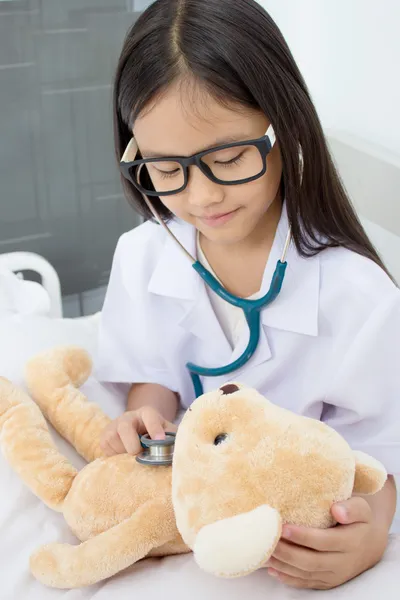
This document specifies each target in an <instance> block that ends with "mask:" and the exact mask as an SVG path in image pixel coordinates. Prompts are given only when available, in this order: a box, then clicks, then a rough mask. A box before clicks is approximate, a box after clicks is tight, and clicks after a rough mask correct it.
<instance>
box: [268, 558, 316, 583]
mask: <svg viewBox="0 0 400 600" xmlns="http://www.w3.org/2000/svg"><path fill="white" fill-rule="evenodd" d="M267 568H268V573H269V574H270V575H273V574H274V572H276V571H278V572H279V573H283V574H284V575H290V576H291V577H296V578H298V579H314V574H313V573H311V572H310V571H302V570H301V569H298V568H297V567H294V566H293V565H288V564H287V563H284V562H282V561H281V560H278V559H277V558H274V557H271V558H270V559H269V561H268V564H267ZM271 571H272V572H271ZM321 576H322V575H321Z"/></svg>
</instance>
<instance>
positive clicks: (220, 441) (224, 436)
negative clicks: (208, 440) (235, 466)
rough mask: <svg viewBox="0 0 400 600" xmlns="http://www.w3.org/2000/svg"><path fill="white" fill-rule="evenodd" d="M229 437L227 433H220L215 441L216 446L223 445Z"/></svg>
mask: <svg viewBox="0 0 400 600" xmlns="http://www.w3.org/2000/svg"><path fill="white" fill-rule="evenodd" d="M227 437H228V436H227V434H226V433H220V434H219V435H217V437H216V438H215V440H214V446H219V445H220V444H223V443H224V442H225V440H226V439H227Z"/></svg>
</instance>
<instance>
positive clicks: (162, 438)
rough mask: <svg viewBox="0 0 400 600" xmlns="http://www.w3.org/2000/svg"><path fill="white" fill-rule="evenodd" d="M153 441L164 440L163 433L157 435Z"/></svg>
mask: <svg viewBox="0 0 400 600" xmlns="http://www.w3.org/2000/svg"><path fill="white" fill-rule="evenodd" d="M154 439H155V440H164V439H165V433H157V435H156V436H155V438H154Z"/></svg>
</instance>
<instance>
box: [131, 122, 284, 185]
mask: <svg viewBox="0 0 400 600" xmlns="http://www.w3.org/2000/svg"><path fill="white" fill-rule="evenodd" d="M275 141H276V137H275V132H274V130H273V127H272V125H270V126H269V127H268V130H267V132H266V134H265V135H263V136H262V137H261V138H257V139H254V140H245V141H243V142H232V143H231V144H223V145H222V146H215V147H214V148H209V149H208V150H203V151H202V152H197V153H196V154H193V155H192V156H168V157H164V158H141V159H139V160H127V158H128V157H129V155H132V154H133V153H134V156H136V155H137V153H138V146H137V143H136V140H135V138H132V139H131V140H130V142H129V144H128V146H127V147H126V150H125V152H124V154H123V156H122V158H121V161H120V169H121V172H122V174H123V176H124V177H125V179H127V180H128V181H130V182H131V183H132V184H133V185H134V186H135V187H136V188H137V189H138V190H139V192H141V193H142V194H146V195H147V196H157V197H160V196H172V195H174V194H179V193H180V192H183V190H184V189H185V188H186V186H187V184H188V182H189V167H190V166H193V165H195V166H197V167H198V168H199V169H200V171H201V172H202V173H203V174H204V175H205V176H206V177H208V178H209V179H210V180H211V181H213V182H214V183H217V184H219V185H242V184H244V183H249V182H250V181H255V180H256V179H259V178H260V177H262V176H263V175H264V174H265V173H266V171H267V156H268V154H269V153H270V152H271V150H272V148H273V147H274V144H275ZM238 146H255V147H256V148H257V149H258V151H259V152H260V155H261V159H262V164H263V168H262V170H261V171H260V173H258V174H257V175H253V176H252V177H247V178H245V179H239V180H235V181H224V180H221V179H218V177H216V176H215V175H214V173H213V172H212V170H211V169H210V167H209V166H208V165H206V164H205V163H204V162H203V161H202V158H204V156H207V155H208V154H212V153H213V152H218V151H221V150H226V149H228V148H236V147H238ZM150 162H151V163H154V162H176V163H178V164H179V165H180V166H181V167H182V171H183V176H184V182H183V185H182V186H181V187H180V188H177V189H176V190H170V191H166V192H156V191H152V190H147V189H146V188H144V187H143V186H141V185H140V183H139V182H138V181H137V180H136V179H135V178H134V177H132V176H131V174H130V170H131V169H132V168H133V167H140V166H141V165H145V164H146V163H150Z"/></svg>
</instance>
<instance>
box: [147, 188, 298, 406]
mask: <svg viewBox="0 0 400 600" xmlns="http://www.w3.org/2000/svg"><path fill="white" fill-rule="evenodd" d="M142 195H143V198H144V199H145V201H146V203H147V205H148V207H149V208H150V210H151V212H152V213H153V215H154V217H155V219H156V220H157V222H158V223H159V224H160V225H161V226H162V227H163V228H164V229H165V230H166V232H167V233H168V235H169V236H170V237H172V238H173V240H174V241H175V242H176V243H177V244H178V245H179V246H180V247H181V249H182V251H183V252H184V253H185V254H186V256H187V257H188V259H189V260H190V261H191V263H192V267H193V269H194V270H195V271H196V272H197V273H198V274H199V275H200V277H201V278H202V279H203V281H204V282H205V284H206V285H208V286H209V287H210V288H211V289H212V290H213V291H214V292H215V293H216V294H217V295H218V296H220V298H223V299H224V300H225V301H226V302H229V304H232V305H233V306H237V307H238V308H241V309H242V310H243V313H244V316H245V318H246V322H247V325H248V327H249V334H250V335H249V342H248V344H247V347H246V349H245V350H244V352H243V354H241V356H239V358H237V359H236V360H235V361H233V362H232V363H230V364H228V365H225V366H223V367H216V368H210V367H200V366H198V365H195V364H193V363H191V362H189V363H187V364H186V367H187V369H188V371H189V373H190V377H191V379H192V382H193V387H194V392H195V396H196V398H198V397H199V396H201V395H202V394H203V384H202V383H201V379H200V377H221V376H224V375H228V374H229V373H233V372H234V371H237V370H238V369H241V368H242V367H243V366H244V365H245V364H246V363H248V362H249V360H250V359H251V357H252V356H253V355H254V353H255V351H256V350H257V346H258V342H259V341H260V330H261V311H262V310H263V309H264V308H266V307H267V306H268V305H269V304H271V303H272V302H273V301H274V300H275V299H276V298H277V296H278V295H279V293H280V291H281V289H282V285H283V280H284V278H285V273H286V267H287V262H286V254H287V251H288V249H289V245H290V242H291V239H292V238H291V230H290V228H289V232H288V235H287V238H286V243H285V246H284V249H283V253H282V257H281V260H278V262H277V264H276V268H275V272H274V274H273V276H272V280H271V285H270V287H269V290H268V292H267V293H266V294H265V295H264V296H263V297H262V298H258V299H257V300H247V299H245V298H239V297H238V296H234V295H233V294H231V293H230V292H228V291H227V290H226V289H225V288H224V287H223V286H222V285H221V284H220V283H219V281H218V280H217V279H216V278H215V277H214V276H213V275H212V274H211V273H210V272H209V271H208V269H206V268H205V267H203V265H202V264H201V263H199V261H197V260H196V259H195V258H193V256H192V255H191V254H190V253H189V252H188V251H187V250H186V248H185V247H184V246H182V244H181V243H180V241H179V240H178V239H177V238H176V237H175V236H174V234H173V233H172V231H170V230H169V228H168V226H167V225H166V224H165V223H164V221H163V220H162V219H161V217H160V216H159V215H158V213H157V211H156V210H155V208H154V207H153V204H152V202H150V200H149V198H148V197H147V196H146V195H145V194H143V193H142Z"/></svg>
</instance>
